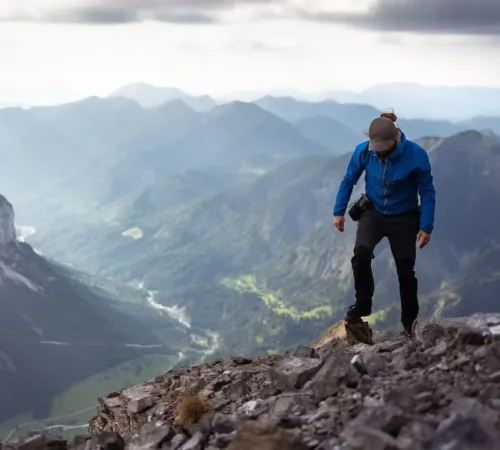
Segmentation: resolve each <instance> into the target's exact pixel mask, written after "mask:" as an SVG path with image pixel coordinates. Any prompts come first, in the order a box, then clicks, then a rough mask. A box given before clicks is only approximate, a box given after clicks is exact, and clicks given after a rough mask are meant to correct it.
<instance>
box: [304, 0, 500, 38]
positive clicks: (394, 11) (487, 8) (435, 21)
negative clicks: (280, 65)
mask: <svg viewBox="0 0 500 450" xmlns="http://www.w3.org/2000/svg"><path fill="white" fill-rule="evenodd" d="M297 14H298V16H299V17H301V18H303V19H306V20H312V21H317V22H324V23H345V24H351V25H354V26H358V27H361V28H367V29H372V30H379V31H412V32H421V33H441V34H451V33H457V34H475V35H500V0H377V1H376V2H375V3H373V4H372V6H371V7H370V8H369V9H367V10H365V11H362V12H338V11H337V12H336V11H321V10H320V11H314V12H311V11H310V10H307V9H301V10H300V11H298V12H297Z"/></svg>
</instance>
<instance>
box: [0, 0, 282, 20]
mask: <svg viewBox="0 0 500 450" xmlns="http://www.w3.org/2000/svg"><path fill="white" fill-rule="evenodd" d="M3 1H6V3H4V4H3V6H0V19H1V20H4V21H7V20H11V21H30V22H56V23H82V24H97V25H103V24H124V23H131V22H142V21H145V20H156V21H159V22H171V23H183V24H200V23H216V22H219V21H220V20H221V19H222V15H223V14H224V13H227V12H231V11H233V10H235V9H238V8H247V9H248V8H251V9H254V10H255V12H256V13H258V12H259V11H261V9H262V8H265V7H267V6H272V5H273V4H280V3H283V2H286V1H287V0H66V1H63V0H3Z"/></svg>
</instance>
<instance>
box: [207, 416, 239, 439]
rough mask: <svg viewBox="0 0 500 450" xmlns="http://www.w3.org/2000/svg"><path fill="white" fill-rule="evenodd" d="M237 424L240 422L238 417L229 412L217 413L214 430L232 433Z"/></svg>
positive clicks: (213, 424) (214, 419)
mask: <svg viewBox="0 0 500 450" xmlns="http://www.w3.org/2000/svg"><path fill="white" fill-rule="evenodd" d="M237 426H238V422H237V420H236V418H235V417H234V416H230V415H228V414H220V413H216V414H215V416H214V418H213V421H212V427H213V430H214V431H215V432H216V433H220V434H223V433H232V432H233V431H235V430H236V427H237Z"/></svg>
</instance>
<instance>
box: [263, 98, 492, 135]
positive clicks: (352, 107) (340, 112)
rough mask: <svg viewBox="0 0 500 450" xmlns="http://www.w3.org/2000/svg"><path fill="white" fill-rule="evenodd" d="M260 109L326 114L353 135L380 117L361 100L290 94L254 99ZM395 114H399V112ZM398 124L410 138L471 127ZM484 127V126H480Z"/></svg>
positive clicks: (292, 116)
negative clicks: (315, 99) (309, 98)
mask: <svg viewBox="0 0 500 450" xmlns="http://www.w3.org/2000/svg"><path fill="white" fill-rule="evenodd" d="M255 103H256V104H258V105H259V106H261V107H262V108H264V109H266V110H268V111H271V112H272V113H274V114H276V115H278V116H280V117H282V118H284V119H286V120H289V121H291V122H295V123H296V122H297V121H300V120H304V119H313V118H314V117H316V116H318V115H320V116H326V117H330V118H332V119H335V120H336V121H338V122H340V123H341V124H343V125H344V126H346V127H348V128H349V129H351V130H352V131H353V132H354V133H356V134H364V133H366V132H367V130H368V126H369V125H370V122H371V121H372V120H373V119H375V118H376V117H378V116H380V113H381V111H380V110H378V109H376V108H374V107H373V106H370V105H368V104H362V103H359V104H358V103H339V102H336V101H334V100H324V101H321V102H307V101H300V100H296V99H294V98H290V97H271V96H267V97H264V98H261V99H259V100H256V101H255ZM396 113H397V114H398V115H400V113H399V111H397V110H396ZM398 126H399V127H400V128H401V129H402V130H404V132H405V133H406V135H407V136H408V137H409V138H411V139H418V138H421V137H424V136H429V135H431V136H442V137H448V136H451V135H453V134H456V133H459V132H461V131H464V130H466V129H470V128H471V124H470V123H469V124H466V123H463V124H462V123H453V122H448V121H445V120H430V119H406V118H402V119H400V120H399V121H398ZM483 128H484V127H483Z"/></svg>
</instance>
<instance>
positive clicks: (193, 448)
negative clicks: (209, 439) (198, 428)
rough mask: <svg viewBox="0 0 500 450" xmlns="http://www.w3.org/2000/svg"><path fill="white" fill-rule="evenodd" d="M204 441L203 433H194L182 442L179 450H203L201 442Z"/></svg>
mask: <svg viewBox="0 0 500 450" xmlns="http://www.w3.org/2000/svg"><path fill="white" fill-rule="evenodd" d="M205 441H206V437H205V436H204V435H203V433H200V432H198V433H196V434H195V435H194V436H192V437H191V439H189V440H188V441H187V442H185V443H184V444H182V446H181V447H180V450H203V444H204V443H205Z"/></svg>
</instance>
